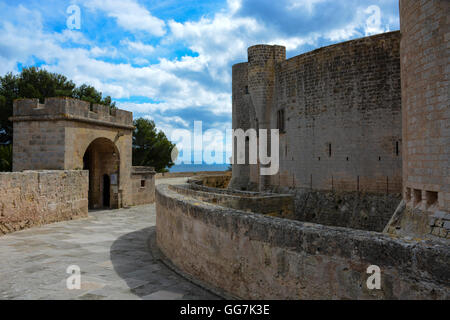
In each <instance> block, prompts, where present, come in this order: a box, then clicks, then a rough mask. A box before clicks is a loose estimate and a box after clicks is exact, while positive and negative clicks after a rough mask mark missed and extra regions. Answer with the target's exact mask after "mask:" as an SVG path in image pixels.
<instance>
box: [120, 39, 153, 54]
mask: <svg viewBox="0 0 450 320" xmlns="http://www.w3.org/2000/svg"><path fill="white" fill-rule="evenodd" d="M120 44H121V45H123V46H126V47H127V48H128V49H129V50H131V51H134V52H137V53H141V54H144V55H149V54H151V53H153V52H154V51H155V48H154V47H153V46H151V45H148V44H145V43H142V42H140V41H136V42H133V41H130V40H129V39H125V40H122V41H120Z"/></svg>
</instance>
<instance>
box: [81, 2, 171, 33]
mask: <svg viewBox="0 0 450 320" xmlns="http://www.w3.org/2000/svg"><path fill="white" fill-rule="evenodd" d="M83 4H84V6H85V7H87V8H89V9H91V10H100V11H103V12H105V13H106V14H107V15H108V16H109V17H113V18H115V19H116V20H117V24H118V25H119V26H121V27H123V28H125V29H126V30H129V31H145V32H147V33H148V34H152V35H155V36H163V35H164V34H165V33H166V31H165V29H164V27H165V23H164V21H163V20H161V19H159V18H157V17H154V16H152V15H151V13H150V12H149V11H148V10H147V9H146V8H145V7H144V6H142V5H140V4H139V3H137V2H136V1H134V0H89V1H85V2H84V3H83Z"/></svg>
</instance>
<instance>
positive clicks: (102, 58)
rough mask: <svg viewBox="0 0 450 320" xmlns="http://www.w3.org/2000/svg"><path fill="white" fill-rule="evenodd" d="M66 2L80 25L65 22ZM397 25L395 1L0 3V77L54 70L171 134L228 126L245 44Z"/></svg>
mask: <svg viewBox="0 0 450 320" xmlns="http://www.w3.org/2000/svg"><path fill="white" fill-rule="evenodd" d="M70 5H77V6H78V7H79V8H80V12H81V24H80V29H75V30H70V29H68V27H67V23H66V22H67V19H68V17H69V16H70V14H68V13H67V12H66V11H67V8H68V7H69V6H70ZM398 29H399V20H398V1H397V0H345V1H336V0H277V1H273V0H228V1H225V0H222V1H219V0H212V1H203V0H199V1H194V0H180V1H175V0H169V1H157V0H151V1H144V0H89V1H88V0H73V1H64V0H63V1H61V0H47V1H45V0H40V1H38V0H27V1H21V0H14V1H10V0H8V1H5V0H0V74H1V75H4V74H5V73H7V72H14V73H16V72H19V71H20V69H21V68H22V67H24V66H33V65H36V66H40V67H43V68H45V69H47V70H49V71H52V72H58V73H62V74H64V75H66V76H67V77H68V78H69V79H72V80H73V81H74V82H75V83H76V84H77V85H80V84H83V83H87V84H90V85H93V86H95V87H96V88H97V89H98V90H100V91H102V92H103V94H104V95H110V96H112V98H113V99H114V100H115V101H117V102H118V106H119V107H120V108H122V109H126V110H129V111H132V112H133V114H134V117H135V118H137V117H147V118H149V119H153V120H155V122H156V124H157V126H158V128H160V129H162V130H164V131H165V132H166V134H167V135H168V137H169V138H170V135H171V132H172V131H173V130H174V129H191V128H192V127H193V121H194V120H201V121H203V130H207V129H211V128H213V129H219V130H223V131H224V130H225V129H226V128H230V127H231V66H232V65H233V64H235V63H238V62H242V61H246V59H247V57H246V54H247V47H248V46H251V45H254V44H258V43H268V44H280V45H285V46H286V47H287V55H288V57H292V56H295V55H298V54H301V53H303V52H307V51H310V50H312V49H315V48H319V47H322V46H325V45H329V44H333V43H337V42H341V41H345V40H350V39H355V38H359V37H363V36H366V35H371V34H377V33H381V32H386V31H393V30H398ZM210 143H219V142H218V141H212V140H211V141H210ZM227 148H229V146H227Z"/></svg>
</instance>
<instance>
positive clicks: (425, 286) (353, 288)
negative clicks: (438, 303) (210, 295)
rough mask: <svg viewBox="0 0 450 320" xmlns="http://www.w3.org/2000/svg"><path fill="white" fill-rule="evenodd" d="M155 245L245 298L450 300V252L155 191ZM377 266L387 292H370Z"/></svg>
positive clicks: (164, 190)
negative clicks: (371, 273) (371, 271)
mask: <svg viewBox="0 0 450 320" xmlns="http://www.w3.org/2000/svg"><path fill="white" fill-rule="evenodd" d="M156 214H157V216H156V222H157V224H156V235H157V244H158V246H159V248H160V249H161V251H162V252H163V253H164V255H165V256H166V257H167V258H169V259H170V260H171V262H172V263H173V264H175V265H176V266H177V267H178V268H180V269H182V270H183V271H184V272H186V273H188V274H190V275H191V276H193V277H194V278H197V279H200V280H202V281H203V282H206V283H207V284H209V285H212V286H215V287H218V288H221V289H222V290H225V291H226V292H228V293H229V294H231V295H234V296H236V297H238V298H243V299H449V298H450V270H449V268H448V265H449V261H450V251H449V247H448V246H447V245H446V244H444V243H440V242H426V241H406V240H403V239H396V238H393V237H390V236H387V235H383V234H381V233H377V232H367V231H360V230H352V229H347V228H338V227H328V226H322V225H318V224H310V223H301V222H298V221H293V220H288V219H280V218H273V217H267V216H264V215H260V214H252V213H246V212H244V211H238V210H233V209H228V208H222V207H219V206H215V205H212V204H208V203H205V202H200V201H199V200H197V199H193V198H189V197H186V196H182V195H179V194H177V193H176V192H174V191H171V190H170V189H169V186H167V185H159V186H157V192H156ZM371 265H377V266H378V267H379V268H380V271H381V288H380V289H379V290H377V289H374V290H369V289H368V288H367V285H366V281H367V279H368V277H369V274H368V273H367V268H368V267H369V266H371Z"/></svg>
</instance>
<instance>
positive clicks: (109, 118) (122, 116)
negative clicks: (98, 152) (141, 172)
mask: <svg viewBox="0 0 450 320" xmlns="http://www.w3.org/2000/svg"><path fill="white" fill-rule="evenodd" d="M36 120H73V121H82V122H91V123H98V124H101V125H107V126H108V125H109V126H114V127H125V128H129V129H132V128H133V114H132V113H131V112H129V111H125V110H121V109H110V108H109V107H108V106H105V105H101V104H92V105H91V104H90V103H89V102H87V101H81V100H78V99H73V98H67V97H55V98H46V99H45V103H43V104H41V103H39V100H38V99H17V100H15V101H14V106H13V117H12V118H11V121H14V122H18V121H36Z"/></svg>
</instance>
